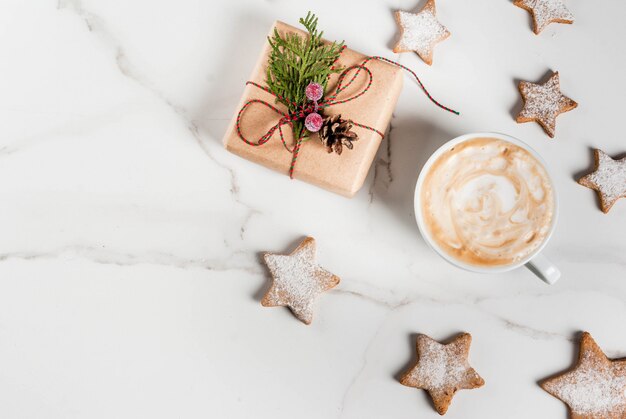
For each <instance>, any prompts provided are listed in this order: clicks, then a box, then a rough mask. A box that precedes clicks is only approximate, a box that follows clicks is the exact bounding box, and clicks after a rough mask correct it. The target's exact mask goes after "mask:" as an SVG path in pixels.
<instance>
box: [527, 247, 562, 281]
mask: <svg viewBox="0 0 626 419" xmlns="http://www.w3.org/2000/svg"><path fill="white" fill-rule="evenodd" d="M526 267H527V268H528V269H530V271H531V272H532V273H534V274H535V275H537V276H538V277H539V279H541V280H542V281H544V282H546V283H547V284H548V285H552V284H554V283H555V282H556V281H558V280H559V278H560V277H561V271H559V268H557V267H556V265H554V263H552V262H550V260H549V259H548V258H547V257H545V256H543V255H541V254H539V255H537V256H535V257H534V258H532V259H531V260H529V261H528V262H526Z"/></svg>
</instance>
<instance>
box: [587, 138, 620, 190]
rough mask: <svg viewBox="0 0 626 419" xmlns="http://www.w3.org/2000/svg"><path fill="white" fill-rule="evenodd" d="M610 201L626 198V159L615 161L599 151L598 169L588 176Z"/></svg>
mask: <svg viewBox="0 0 626 419" xmlns="http://www.w3.org/2000/svg"><path fill="white" fill-rule="evenodd" d="M587 179H588V180H590V181H591V182H593V183H594V184H595V185H596V186H597V188H598V189H599V190H600V192H601V193H602V194H603V195H604V196H606V198H607V200H608V201H615V200H616V199H618V198H620V197H622V196H626V158H623V159H621V160H613V159H612V158H611V157H609V156H608V155H607V154H605V153H604V152H602V151H601V150H598V169H597V170H596V171H595V172H593V173H592V174H590V175H588V176H587Z"/></svg>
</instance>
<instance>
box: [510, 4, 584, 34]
mask: <svg viewBox="0 0 626 419" xmlns="http://www.w3.org/2000/svg"><path fill="white" fill-rule="evenodd" d="M517 4H518V5H519V6H521V7H524V8H526V9H530V10H532V11H533V17H534V20H535V26H536V30H535V32H537V33H539V32H541V31H542V30H543V29H544V28H545V27H546V26H548V25H549V24H550V23H552V22H560V23H573V22H574V15H572V13H571V12H570V11H569V10H568V9H567V7H566V6H565V4H564V3H563V1H562V0H518V3H517Z"/></svg>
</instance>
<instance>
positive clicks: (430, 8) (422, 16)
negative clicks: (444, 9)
mask: <svg viewBox="0 0 626 419" xmlns="http://www.w3.org/2000/svg"><path fill="white" fill-rule="evenodd" d="M395 15H396V21H397V22H398V26H399V27H400V40H399V41H398V43H397V44H396V46H395V47H394V48H393V52H409V51H415V52H416V53H417V55H419V56H420V58H421V59H422V60H424V62H425V63H426V64H428V65H432V63H433V49H434V47H435V45H436V44H438V43H439V42H441V41H443V40H444V39H446V38H448V37H449V36H450V32H449V31H448V30H447V29H446V28H445V26H443V25H442V24H441V23H439V21H438V20H437V17H436V15H435V0H428V2H427V3H426V5H425V6H424V8H423V9H422V10H420V11H419V13H409V12H403V11H397V12H396V14H395Z"/></svg>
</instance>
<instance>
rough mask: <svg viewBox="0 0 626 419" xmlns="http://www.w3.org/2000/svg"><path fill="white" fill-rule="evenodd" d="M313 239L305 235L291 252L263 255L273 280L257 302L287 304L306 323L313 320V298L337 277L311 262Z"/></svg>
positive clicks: (272, 305)
mask: <svg viewBox="0 0 626 419" xmlns="http://www.w3.org/2000/svg"><path fill="white" fill-rule="evenodd" d="M315 253H316V252H315V239H313V238H312V237H307V238H306V239H305V240H304V241H303V242H302V243H301V244H300V245H299V246H298V248H297V249H296V250H295V251H294V252H293V253H292V254H291V255H276V254H271V253H267V254H265V255H264V259H265V263H266V265H267V267H268V268H269V270H270V273H271V274H272V277H273V283H272V287H271V288H270V290H269V291H268V292H267V294H266V295H265V297H263V300H262V301H261V304H263V305H264V306H266V307H274V306H287V307H289V308H290V309H291V311H292V312H293V313H294V315H295V316H296V317H297V318H298V319H300V320H301V321H302V322H304V323H306V324H310V323H311V321H312V319H313V305H314V302H315V299H316V298H317V296H318V295H319V294H321V293H322V292H324V291H326V290H328V289H331V288H333V287H334V286H336V285H337V284H338V283H339V278H338V277H337V276H335V275H333V274H331V273H330V272H328V271H326V270H324V269H323V268H321V267H320V266H319V265H317V263H316V262H315Z"/></svg>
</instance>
